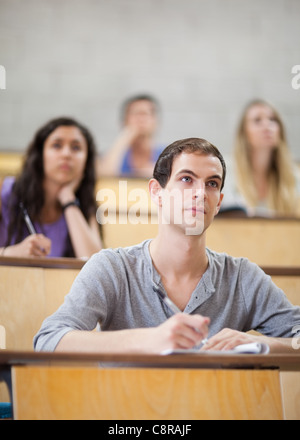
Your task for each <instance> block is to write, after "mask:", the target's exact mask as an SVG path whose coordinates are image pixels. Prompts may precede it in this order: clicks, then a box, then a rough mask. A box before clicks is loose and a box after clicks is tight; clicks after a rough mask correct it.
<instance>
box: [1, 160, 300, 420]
mask: <svg viewBox="0 0 300 440" xmlns="http://www.w3.org/2000/svg"><path fill="white" fill-rule="evenodd" d="M5 157H6V161H5V160H2V158H4V155H3V154H2V155H1V161H0V163H1V168H2V167H3V168H2V173H1V174H2V176H4V175H8V174H16V171H17V165H18V163H20V162H18V161H20V156H19V155H18V154H16V155H6V156H5ZM107 190H112V193H113V194H114V195H115V198H112V199H111V200H110V199H109V197H108V196H107V195H109V194H112V193H107ZM137 190H138V191H137ZM145 194H148V181H147V179H137V178H133V179H130V178H121V179H119V178H109V177H107V178H102V179H99V180H98V182H97V187H96V196H97V198H98V203H99V206H101V203H104V204H105V209H104V210H102V211H101V213H102V215H103V218H104V220H103V223H104V224H103V225H102V234H103V240H104V246H105V247H118V246H129V245H132V244H136V243H139V242H140V241H142V240H144V239H147V238H151V237H154V236H155V234H156V232H157V221H156V208H155V206H153V205H152V202H151V200H150V198H149V196H147V198H145ZM124 195H125V196H126V197H124ZM115 201H116V202H117V206H116V205H115ZM129 213H131V217H129ZM112 214H115V218H114V219H115V220H116V221H115V222H113V224H109V223H106V221H105V218H108V217H109V215H112ZM129 220H130V221H129ZM296 243H300V221H299V219H295V218H286V219H279V218H277V219H266V218H265V219H262V218H230V217H220V218H216V219H215V221H214V223H213V224H212V225H211V227H210V228H209V230H208V232H207V246H208V247H210V248H211V249H214V250H216V251H220V252H226V253H228V254H231V255H233V256H244V257H247V258H249V259H250V260H252V261H254V262H256V263H257V264H259V265H260V266H261V267H262V268H263V269H264V270H265V271H266V272H267V273H268V274H270V275H271V276H272V278H273V280H274V282H275V283H276V284H277V285H278V286H279V287H281V288H282V289H283V290H284V291H285V293H286V295H287V296H288V298H289V299H290V301H291V302H292V303H293V304H297V305H300V256H299V252H298V249H297V245H296ZM83 264H84V262H82V261H80V260H77V259H49V260H48V261H47V263H46V264H41V263H40V262H39V261H38V259H31V260H30V259H27V260H26V259H18V258H11V259H10V258H5V257H2V258H0V272H1V275H0V277H1V286H0V298H1V308H0V325H2V326H3V327H1V330H0V332H2V335H3V340H4V341H5V342H4V346H5V347H6V349H9V350H32V339H33V336H34V335H35V334H36V332H37V330H38V329H39V328H40V325H41V323H42V321H43V320H44V318H45V317H46V316H48V315H49V314H51V313H53V312H54V311H55V310H56V309H57V308H58V307H59V305H60V304H61V303H62V302H63V298H64V296H65V295H66V293H67V292H68V290H69V288H70V286H71V284H72V282H73V280H74V278H75V277H76V275H77V274H78V272H79V270H80V268H81V267H82V265H83ZM8 292H9V295H8ZM296 374H298V373H282V374H281V381H282V384H283V387H284V390H285V411H286V417H287V418H294V419H295V418H300V404H299V401H300V398H299V395H300V390H299V389H298V388H299V387H298V388H297V386H295V378H296V380H297V383H299V380H298V379H299V374H298V376H295V375H296ZM7 399H8V394H7V390H6V388H5V386H4V385H3V384H1V386H0V401H6V400H7Z"/></svg>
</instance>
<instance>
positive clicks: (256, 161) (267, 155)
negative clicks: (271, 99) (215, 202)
mask: <svg viewBox="0 0 300 440" xmlns="http://www.w3.org/2000/svg"><path fill="white" fill-rule="evenodd" d="M227 169H228V179H227V182H226V185H225V188H224V200H223V203H222V207H221V213H222V212H223V211H231V210H232V211H234V210H237V209H239V210H244V211H245V212H246V214H247V216H250V217H253V216H262V217H277V216H279V217H284V216H287V217H297V216H298V217H299V216H300V175H299V171H298V169H297V167H296V165H295V163H293V160H292V156H291V152H290V150H289V147H288V143H287V139H286V134H285V127H284V124H283V121H282V119H281V117H280V115H279V113H278V112H277V111H276V110H275V108H274V107H272V106H271V105H270V104H268V103H267V102H265V101H263V100H255V101H251V102H250V103H249V104H248V105H247V106H246V108H245V110H244V112H243V114H242V117H241V120H240V123H239V126H238V130H237V134H236V140H235V147H234V155H233V161H232V164H231V161H228V162H227Z"/></svg>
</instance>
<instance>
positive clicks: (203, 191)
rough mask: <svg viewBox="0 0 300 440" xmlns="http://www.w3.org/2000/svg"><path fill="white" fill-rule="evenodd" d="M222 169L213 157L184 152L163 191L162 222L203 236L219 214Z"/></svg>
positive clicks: (191, 233) (221, 196) (177, 159)
mask: <svg viewBox="0 0 300 440" xmlns="http://www.w3.org/2000/svg"><path fill="white" fill-rule="evenodd" d="M222 176H223V169H222V165H221V162H220V160H219V159H218V158H217V157H214V156H211V155H204V154H197V153H182V154H181V155H180V156H178V157H176V158H175V159H174V162H173V167H172V174H171V176H170V179H169V181H168V183H167V185H166V187H165V188H163V189H162V190H161V213H162V222H163V223H164V224H170V225H172V226H173V227H175V228H179V229H180V230H182V231H184V233H185V235H201V234H202V233H203V232H204V231H205V230H206V229H207V228H208V226H209V225H210V224H211V223H212V221H213V219H214V217H215V215H216V214H217V213H218V212H219V208H220V204H221V201H222V198H223V194H221V184H222Z"/></svg>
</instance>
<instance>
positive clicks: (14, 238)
mask: <svg viewBox="0 0 300 440" xmlns="http://www.w3.org/2000/svg"><path fill="white" fill-rule="evenodd" d="M95 154H96V150H95V145H94V141H93V138H92V136H91V134H90V133H89V131H88V130H87V129H86V127H84V126H82V125H81V124H79V123H78V122H77V121H75V120H74V119H71V118H57V119H53V120H51V121H50V122H48V123H47V124H46V125H44V126H43V127H41V128H40V129H39V130H38V131H37V133H36V134H35V136H34V139H33V141H32V142H31V144H30V145H29V148H28V150H27V153H26V156H25V161H24V165H23V169H22V171H21V173H20V175H19V177H18V178H16V179H15V178H14V177H7V178H5V179H4V181H3V184H2V188H1V205H0V207H1V210H0V254H1V255H5V256H18V257H28V256H36V257H38V256H51V257H77V258H80V257H90V256H91V255H92V254H93V253H95V252H98V251H99V250H100V249H101V247H102V244H101V237H100V231H99V225H98V223H97V220H96V209H97V206H96V199H95ZM26 214H27V215H26ZM26 218H27V219H28V218H29V220H30V221H31V223H32V226H31V225H30V224H28V221H27V222H26Z"/></svg>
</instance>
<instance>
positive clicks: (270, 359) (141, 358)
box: [0, 350, 300, 371]
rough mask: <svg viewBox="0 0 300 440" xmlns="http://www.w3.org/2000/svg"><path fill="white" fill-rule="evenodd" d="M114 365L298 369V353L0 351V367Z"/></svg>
mask: <svg viewBox="0 0 300 440" xmlns="http://www.w3.org/2000/svg"><path fill="white" fill-rule="evenodd" d="M106 363H107V364H109V366H111V364H116V366H119V367H126V366H128V367H135V368H140V367H142V368H198V369H201V368H213V369H220V368H231V369H241V368H243V369H246V368H247V369H279V370H281V371H300V352H299V353H295V354H273V355H271V354H268V355H249V354H237V355H235V354H234V355H232V354H230V355H216V354H213V355H212V354H208V353H207V354H201V355H198V354H184V355H167V356H164V355H145V354H79V353H49V352H34V351H32V352H31V351H27V352H25V351H10V350H0V369H7V368H10V367H12V366H15V365H28V364H30V365H49V364H56V365H57V364H64V365H66V364H67V365H68V366H71V365H72V364H77V365H82V366H88V365H89V364H106Z"/></svg>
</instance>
